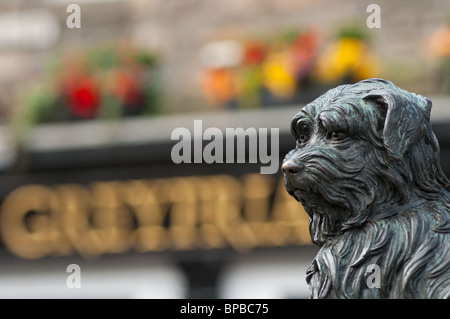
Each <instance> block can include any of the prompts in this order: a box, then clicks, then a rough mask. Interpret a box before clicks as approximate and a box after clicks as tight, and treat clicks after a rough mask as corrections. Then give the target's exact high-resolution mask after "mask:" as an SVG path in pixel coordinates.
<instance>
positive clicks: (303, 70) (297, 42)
mask: <svg viewBox="0 0 450 319" xmlns="http://www.w3.org/2000/svg"><path fill="white" fill-rule="evenodd" d="M317 49H318V40H317V37H316V35H315V34H314V33H313V32H312V31H308V32H305V33H302V34H300V35H298V36H297V37H296V38H295V39H294V41H293V42H292V44H291V45H290V46H289V47H288V49H287V54H288V59H289V61H290V64H291V69H292V71H291V72H292V73H293V75H294V76H295V77H297V78H299V79H303V78H306V77H307V76H308V75H309V74H310V73H311V67H312V64H313V62H314V58H315V57H316V55H317Z"/></svg>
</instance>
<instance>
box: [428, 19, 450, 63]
mask: <svg viewBox="0 0 450 319" xmlns="http://www.w3.org/2000/svg"><path fill="white" fill-rule="evenodd" d="M430 50H431V52H432V54H433V55H434V56H436V57H438V58H444V57H450V25H446V26H444V27H442V28H440V29H439V30H437V31H436V32H435V33H434V34H433V35H432V36H431V38H430Z"/></svg>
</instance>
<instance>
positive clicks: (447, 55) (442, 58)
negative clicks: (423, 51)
mask: <svg viewBox="0 0 450 319" xmlns="http://www.w3.org/2000/svg"><path fill="white" fill-rule="evenodd" d="M429 48H430V51H431V54H432V55H433V56H434V57H435V58H437V59H438V60H439V66H440V70H439V71H438V76H437V77H438V85H437V86H438V87H440V90H441V92H443V93H445V94H450V24H447V25H445V26H443V27H441V28H440V29H438V30H437V31H436V32H435V33H433V34H432V35H431V37H430V39H429Z"/></svg>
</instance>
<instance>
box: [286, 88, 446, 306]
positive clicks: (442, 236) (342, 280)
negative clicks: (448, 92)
mask: <svg viewBox="0 0 450 319" xmlns="http://www.w3.org/2000/svg"><path fill="white" fill-rule="evenodd" d="M430 111H431V101H430V100H429V99H428V98H426V97H423V96H421V95H417V94H414V93H411V92H408V91H405V90H402V89H400V88H398V87H397V86H395V85H394V84H392V83H391V82H389V81H386V80H383V79H368V80H364V81H361V82H358V83H356V84H353V85H341V86H338V87H336V88H334V89H332V90H329V91H328V92H326V93H325V94H323V95H322V96H321V97H319V98H317V99H316V100H314V101H313V102H311V103H309V104H308V105H306V106H305V107H304V108H303V109H302V110H301V111H300V112H299V113H298V114H297V115H296V116H295V117H294V118H293V120H292V122H291V132H292V135H293V136H294V138H295V140H296V147H295V149H293V150H292V151H290V152H289V153H288V154H287V155H286V158H285V159H284V161H283V164H282V171H283V174H284V180H285V186H286V189H287V191H288V192H289V194H290V195H291V196H293V197H294V198H296V199H297V200H298V201H300V202H301V204H302V205H303V206H304V208H305V210H306V212H307V213H308V215H309V230H310V234H311V239H312V242H313V243H314V244H316V245H318V246H319V247H320V250H319V253H318V254H317V256H316V257H315V259H314V260H313V262H312V264H311V266H310V267H309V269H308V271H307V278H306V280H307V282H308V284H309V285H310V291H311V298H449V297H450V218H449V211H450V194H449V193H448V192H447V191H446V190H445V189H444V187H446V186H447V184H448V182H449V181H448V180H447V178H446V177H445V175H444V173H443V172H442V170H441V167H440V163H439V144H438V141H437V139H436V137H435V135H434V133H433V131H432V128H431V123H430ZM375 270H378V272H377V273H375ZM374 275H376V276H378V278H375V277H373V276H374ZM370 276H372V277H373V278H369V277H370ZM369 279H370V280H369ZM377 283H378V284H377Z"/></svg>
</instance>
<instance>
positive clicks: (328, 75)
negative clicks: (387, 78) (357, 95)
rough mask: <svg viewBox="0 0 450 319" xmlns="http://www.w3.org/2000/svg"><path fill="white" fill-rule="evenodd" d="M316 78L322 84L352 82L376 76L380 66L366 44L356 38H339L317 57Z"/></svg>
mask: <svg viewBox="0 0 450 319" xmlns="http://www.w3.org/2000/svg"><path fill="white" fill-rule="evenodd" d="M315 72H316V76H317V77H318V78H319V79H320V80H321V81H323V82H328V83H329V82H339V81H341V80H343V79H350V80H352V81H354V82H357V81H360V80H363V79H366V78H370V77H376V76H378V74H379V72H380V65H379V62H378V60H377V59H376V57H375V56H374V55H373V54H372V53H371V52H370V50H369V47H368V46H367V45H366V43H365V42H364V41H363V40H361V39H358V38H341V39H338V40H337V41H335V42H333V43H332V44H331V45H330V46H329V47H328V48H327V49H326V50H325V51H324V53H323V54H322V55H321V56H320V57H319V59H318V61H317V65H316V70H315Z"/></svg>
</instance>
